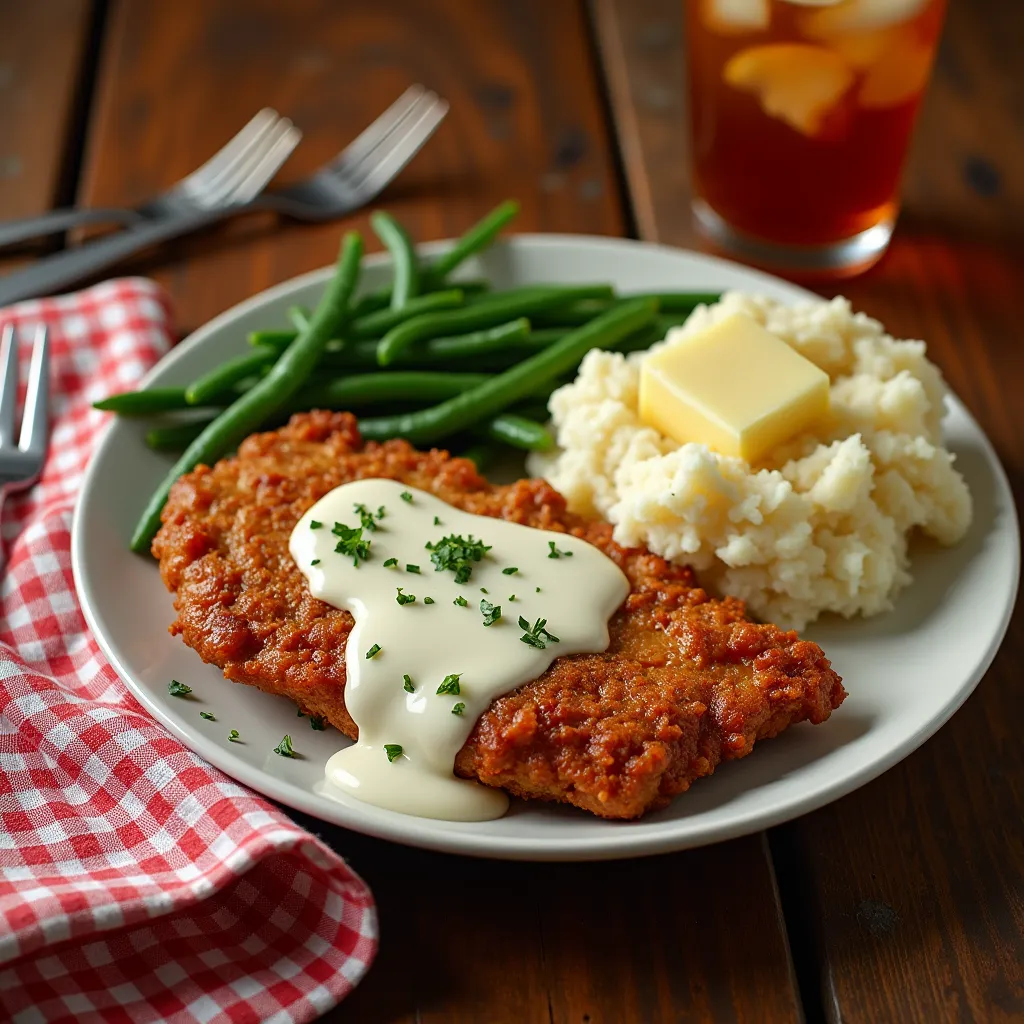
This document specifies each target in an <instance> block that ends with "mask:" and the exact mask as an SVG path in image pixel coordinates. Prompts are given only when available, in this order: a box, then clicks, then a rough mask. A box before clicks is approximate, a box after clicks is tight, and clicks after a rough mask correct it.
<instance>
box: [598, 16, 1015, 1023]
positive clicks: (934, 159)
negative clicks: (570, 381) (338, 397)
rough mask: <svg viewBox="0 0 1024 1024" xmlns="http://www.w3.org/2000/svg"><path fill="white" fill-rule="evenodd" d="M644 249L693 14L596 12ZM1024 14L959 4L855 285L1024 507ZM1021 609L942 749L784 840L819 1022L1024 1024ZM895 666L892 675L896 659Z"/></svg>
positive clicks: (915, 759)
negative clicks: (964, 415)
mask: <svg viewBox="0 0 1024 1024" xmlns="http://www.w3.org/2000/svg"><path fill="white" fill-rule="evenodd" d="M594 11H595V20H596V24H597V25H598V28H599V39H600V43H601V48H602V54H603V55H604V59H605V64H606V67H607V76H608V81H609V85H610V90H611V102H612V107H613V110H614V111H615V114H616V121H617V125H618V128H619V131H620V137H621V138H622V140H623V142H622V144H623V152H624V160H625V166H626V171H627V177H628V180H629V182H630V185H631V189H632V195H633V197H634V201H635V202H636V208H637V211H636V219H637V223H638V224H639V225H640V226H641V228H642V229H643V231H644V233H645V235H646V236H648V237H651V238H657V239H659V240H661V241H666V242H672V243H676V244H684V245H685V244H692V243H693V242H694V240H695V235H694V232H693V229H692V225H691V224H690V220H689V194H690V193H689V182H688V178H687V177H686V176H685V174H683V173H682V172H681V170H680V168H681V167H684V166H685V161H686V148H687V145H686V134H685V132H686V128H685V118H684V109H683V104H682V102H681V96H682V89H681V82H682V68H683V61H684V55H683V47H682V37H681V18H680V4H679V2H678V0H596V2H595V4H594ZM1021 38H1024V8H1022V7H1021V5H1019V4H1004V3H1002V2H1000V0H983V2H982V0H952V4H951V9H950V14H949V22H948V24H947V29H946V33H945V37H944V42H943V46H942V49H941V51H940V56H939V60H938V62H937V66H936V71H935V76H934V80H933V83H932V87H931V89H930V93H929V96H928V98H927V101H926V103H925V106H924V109H923V111H922V116H921V120H920V124H919V128H918V131H917V137H916V140H915V143H914V146H913V150H912V153H911V157H910V162H909V166H908V169H907V174H906V183H905V190H904V212H903V215H902V218H901V220H900V223H899V225H898V227H897V231H896V235H895V238H894V240H893V244H892V246H891V248H890V251H889V253H888V254H887V255H886V256H885V258H884V259H883V260H882V261H881V262H880V263H879V265H878V266H876V267H875V268H874V269H873V270H871V271H870V272H869V273H868V274H866V275H865V276H864V277H861V278H858V279H856V280H853V281H848V282H845V283H844V284H842V285H841V286H832V287H827V288H822V289H821V291H822V293H823V294H826V295H832V294H836V293H840V292H841V293H845V294H846V295H847V296H848V297H849V298H850V299H851V301H852V302H853V304H854V306H855V308H858V309H863V310H865V311H866V312H868V313H870V314H871V315H872V316H876V317H878V318H880V319H881V320H882V321H883V322H884V323H885V324H886V325H887V326H888V327H889V329H890V330H891V331H892V333H893V334H895V335H896V336H898V337H923V338H924V339H926V340H927V342H928V344H929V349H930V353H931V356H932V358H934V359H935V361H936V362H937V363H938V364H939V365H940V366H941V367H942V369H943V372H944V373H945V374H946V376H947V378H948V380H949V382H950V384H951V385H952V387H953V388H954V390H955V391H956V392H957V393H958V394H959V395H960V397H961V398H963V399H964V401H965V402H966V403H967V405H968V406H969V407H970V409H971V411H972V412H973V413H974V415H975V416H976V417H977V418H978V420H979V421H980V423H981V425H982V426H983V428H984V429H985V430H986V432H987V433H988V435H989V436H990V437H991V438H992V440H993V442H994V443H995V445H996V448H997V449H998V451H999V454H1000V456H1001V458H1002V460H1003V463H1004V466H1005V467H1006V470H1007V472H1008V474H1009V476H1010V479H1011V484H1012V486H1013V488H1014V492H1015V495H1016V498H1017V501H1018V503H1019V502H1020V500H1021V498H1022V496H1024V417H1022V416H1021V413H1020V398H1019V396H1020V394H1021V393H1022V391H1024V355H1022V351H1024V350H1022V346H1021V344H1020V333H1021V328H1020V325H1021V323H1024V289H1022V287H1021V285H1022V283H1024V244H1022V243H1024V116H1022V110H1024V107H1022V106H1021V99H1022V92H1021V86H1022V82H1024V79H1022V77H1021V75H1020V70H1019V53H1018V48H1017V47H1016V45H1015V44H1013V43H1011V40H1014V39H1016V40H1019V39H1021ZM1022 658H1024V615H1022V613H1021V611H1020V610H1019V609H1018V611H1017V612H1016V614H1015V616H1014V619H1013V621H1012V623H1011V626H1010V632H1009V634H1008V636H1007V639H1006V642H1005V643H1004V645H1003V648H1002V650H1001V652H1000V653H999V655H998V657H997V659H996V662H995V664H994V665H993V667H992V669H991V670H990V671H989V672H988V674H987V675H986V677H985V678H984V679H983V680H982V682H981V684H980V686H979V688H978V690H977V691H976V693H975V694H974V695H973V696H972V697H971V698H970V699H969V700H968V702H967V704H966V705H965V706H964V708H963V709H962V710H961V711H959V712H958V713H957V715H956V716H955V718H954V719H953V720H952V721H951V722H950V724H949V725H947V726H946V727H945V728H944V729H943V730H942V731H941V732H940V733H939V734H938V735H937V736H936V737H934V738H933V739H932V740H931V741H929V742H928V743H926V744H925V745H924V746H923V747H922V748H921V749H920V750H919V751H917V752H916V753H915V754H913V755H911V756H910V757H909V758H907V759H906V760H905V761H904V762H903V763H902V764H900V765H899V766H898V767H896V768H894V769H893V770H891V771H890V772H888V773H887V774H886V775H884V776H883V777H882V778H880V779H878V780H877V781H875V782H874V783H872V784H870V785H868V786H866V787H864V788H863V789H861V790H860V791H859V792H857V793H854V794H853V795H851V796H849V797H847V798H845V799H844V800H841V801H839V802H837V803H836V804H833V805H832V806H830V807H827V808H825V809H823V810H821V811H819V812H817V813H816V814H812V815H809V816H807V817H805V818H802V819H800V820H798V821H796V822H794V823H792V824H790V825H788V826H786V827H784V828H782V829H777V830H775V831H774V832H773V834H772V837H771V843H772V849H773V851H774V853H775V855H776V858H777V863H776V867H777V870H778V872H779V876H780V881H781V885H782V891H783V904H784V907H785V909H786V912H787V917H788V920H789V925H790V929H791V936H792V938H793V943H794V953H795V957H796V960H797V966H798V969H799V971H800V974H801V978H802V980H803V982H804V984H803V986H802V991H803V994H804V996H805V999H806V1000H807V1013H808V1019H809V1020H812V1021H813V1020H816V1019H817V1020H820V1019H828V1020H829V1021H836V1022H838V1021H842V1022H844V1024H859V1022H864V1024H868V1022H875V1021H896V1020H899V1021H922V1022H929V1024H931V1022H935V1024H942V1022H946V1021H950V1022H952V1021H993V1022H995V1021H1011V1020H1021V1019H1024V958H1022V956H1021V950H1022V949H1024V826H1022V821H1024V758H1022V747H1021V744H1020V740H1019V736H1020V729H1021V725H1022V724H1024V705H1022V702H1021V689H1020V669H1019V665H1020V662H1021V659H1022ZM894 671H898V666H894Z"/></svg>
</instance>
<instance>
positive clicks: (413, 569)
mask: <svg viewBox="0 0 1024 1024" xmlns="http://www.w3.org/2000/svg"><path fill="white" fill-rule="evenodd" d="M405 571H406V572H414V573H416V574H417V575H419V571H420V567H419V566H418V565H413V564H412V562H406V564H405Z"/></svg>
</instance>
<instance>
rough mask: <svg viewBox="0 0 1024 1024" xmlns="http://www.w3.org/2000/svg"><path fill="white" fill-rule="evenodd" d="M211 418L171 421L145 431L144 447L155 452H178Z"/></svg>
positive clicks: (211, 420)
mask: <svg viewBox="0 0 1024 1024" xmlns="http://www.w3.org/2000/svg"><path fill="white" fill-rule="evenodd" d="M212 422H213V419H212V418H209V417H208V418H206V419H201V420H189V421H188V422H187V423H172V424H171V425H170V426H168V427H154V428H153V429H152V430H147V431H146V447H147V448H152V449H153V451H155V452H180V451H182V450H183V449H184V448H187V447H188V446H189V445H190V444H191V443H192V442H193V441H194V440H195V439H196V438H197V437H198V436H199V435H200V434H201V433H202V432H203V431H204V430H205V429H206V428H207V427H208V426H209V425H210V424H211V423H212Z"/></svg>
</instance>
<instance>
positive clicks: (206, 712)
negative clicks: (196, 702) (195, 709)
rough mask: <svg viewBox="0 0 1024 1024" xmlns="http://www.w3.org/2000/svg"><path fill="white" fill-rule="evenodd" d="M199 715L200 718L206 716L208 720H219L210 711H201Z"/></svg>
mask: <svg viewBox="0 0 1024 1024" xmlns="http://www.w3.org/2000/svg"><path fill="white" fill-rule="evenodd" d="M199 717H200V718H205V719H206V720H207V721H208V722H216V721H217V719H216V718H214V716H213V715H211V714H210V712H209V711H200V712H199Z"/></svg>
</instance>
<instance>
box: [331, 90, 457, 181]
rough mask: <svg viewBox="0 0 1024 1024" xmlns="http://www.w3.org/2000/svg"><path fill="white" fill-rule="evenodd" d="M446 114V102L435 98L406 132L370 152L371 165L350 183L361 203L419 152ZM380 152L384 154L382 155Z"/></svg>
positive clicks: (398, 134)
mask: <svg viewBox="0 0 1024 1024" xmlns="http://www.w3.org/2000/svg"><path fill="white" fill-rule="evenodd" d="M447 113H448V104H447V102H445V101H444V100H442V99H438V100H437V102H436V103H434V104H432V105H431V106H430V107H428V108H427V110H425V111H424V112H423V113H422V114H421V115H420V116H419V118H418V119H417V120H416V122H415V123H414V124H413V125H412V126H411V127H410V128H409V129H408V130H407V131H404V132H402V133H398V132H395V133H393V134H392V135H390V136H389V137H388V139H387V140H386V142H385V143H384V145H382V146H379V147H378V149H377V151H376V152H375V153H374V160H373V162H372V166H370V167H369V169H368V170H367V171H366V173H365V174H364V175H363V176H362V177H361V178H357V180H355V181H353V182H351V185H352V187H353V188H356V189H359V190H360V191H361V192H362V193H363V199H364V201H365V200H366V199H369V198H370V197H371V196H375V195H377V193H378V192H380V191H382V190H383V189H384V188H385V187H386V186H387V184H388V183H389V182H390V181H391V180H392V179H393V178H394V177H395V176H396V175H397V174H398V173H399V172H400V171H401V170H402V168H403V167H405V165H406V164H407V163H408V162H409V161H410V160H411V159H412V158H413V157H414V156H415V155H416V154H417V153H418V152H419V151H420V149H421V147H422V146H423V144H424V143H425V142H426V141H427V139H429V138H430V136H431V135H433V134H434V130H435V129H436V128H437V126H438V125H439V124H440V123H441V122H442V121H443V120H444V118H445V115H446V114H447ZM384 150H386V152H383V154H382V151H384ZM365 166H366V165H365V164H364V167H365ZM360 170H362V168H360Z"/></svg>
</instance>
